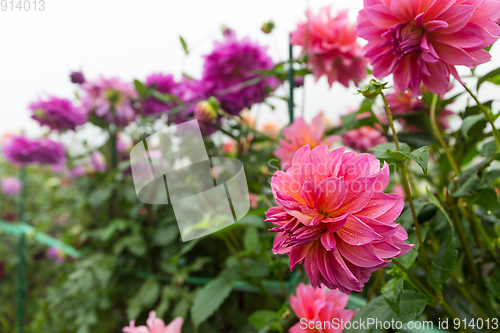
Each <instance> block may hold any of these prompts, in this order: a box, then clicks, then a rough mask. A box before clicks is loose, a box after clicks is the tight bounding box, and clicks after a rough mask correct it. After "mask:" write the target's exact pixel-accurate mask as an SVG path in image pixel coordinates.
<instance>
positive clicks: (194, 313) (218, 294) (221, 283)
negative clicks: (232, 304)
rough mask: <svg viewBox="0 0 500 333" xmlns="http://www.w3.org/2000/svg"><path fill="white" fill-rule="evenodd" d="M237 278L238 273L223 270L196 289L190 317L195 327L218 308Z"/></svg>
mask: <svg viewBox="0 0 500 333" xmlns="http://www.w3.org/2000/svg"><path fill="white" fill-rule="evenodd" d="M237 278H238V274H235V272H234V271H231V270H225V271H223V272H222V273H221V274H219V276H217V277H216V278H215V279H214V280H212V281H210V282H209V283H207V284H206V285H205V286H204V287H203V288H201V289H200V290H198V292H197V294H196V296H195V298H194V301H193V306H192V307H191V318H192V320H193V323H194V325H195V326H196V327H198V326H200V324H201V323H203V322H204V321H205V320H207V319H208V317H210V316H211V315H212V314H214V313H215V311H217V310H218V309H219V307H220V306H221V305H222V303H223V302H224V300H225V299H226V298H227V297H228V296H229V294H230V293H231V290H233V283H234V282H235V281H236V279H237Z"/></svg>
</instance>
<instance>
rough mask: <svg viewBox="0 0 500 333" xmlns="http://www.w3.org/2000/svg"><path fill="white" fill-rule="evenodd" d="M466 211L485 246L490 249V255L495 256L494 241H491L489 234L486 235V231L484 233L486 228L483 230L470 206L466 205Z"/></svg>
mask: <svg viewBox="0 0 500 333" xmlns="http://www.w3.org/2000/svg"><path fill="white" fill-rule="evenodd" d="M467 211H468V212H469V216H470V217H471V219H472V222H473V223H474V227H475V228H476V229H477V230H479V233H480V234H481V236H482V237H483V239H484V241H485V242H486V246H487V247H488V249H489V250H490V252H491V255H492V256H493V258H497V252H496V249H495V244H494V242H492V241H491V239H490V236H489V235H488V233H486V230H484V227H483V225H482V224H481V222H480V221H479V220H478V218H477V215H476V214H475V213H474V211H473V210H472V208H471V207H470V206H467Z"/></svg>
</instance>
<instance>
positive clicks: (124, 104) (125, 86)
mask: <svg viewBox="0 0 500 333" xmlns="http://www.w3.org/2000/svg"><path fill="white" fill-rule="evenodd" d="M82 89H83V91H84V92H85V96H84V97H83V98H82V106H83V108H84V109H85V110H86V112H87V114H88V115H90V114H92V113H93V114H94V115H95V116H96V117H97V118H100V119H103V120H105V121H107V122H109V123H113V124H115V125H116V126H118V127H125V126H127V125H128V124H129V123H130V122H132V121H133V120H134V119H135V110H134V108H133V107H132V102H131V98H133V97H136V92H135V90H133V89H132V87H131V85H130V84H129V83H128V82H124V81H122V80H121V79H119V78H110V79H106V78H104V77H102V76H101V77H100V78H99V79H97V80H94V81H85V82H84V83H83V84H82Z"/></svg>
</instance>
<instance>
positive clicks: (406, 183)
mask: <svg viewBox="0 0 500 333" xmlns="http://www.w3.org/2000/svg"><path fill="white" fill-rule="evenodd" d="M380 95H381V96H382V99H383V100H384V104H385V109H386V111H387V119H389V126H390V127H391V130H392V136H393V137H394V144H395V145H396V149H397V151H401V149H400V147H399V140H398V135H397V133H396V128H395V127H394V120H393V118H392V113H391V108H390V106H389V103H388V102H387V98H386V97H385V95H384V93H383V92H381V93H380ZM401 176H402V182H403V187H404V189H405V194H406V198H407V200H408V203H409V204H410V210H411V215H412V217H413V224H414V225H415V231H416V233H417V238H418V243H419V245H420V247H419V248H420V252H421V253H422V257H423V259H424V266H425V270H426V271H427V273H428V274H429V278H430V279H431V281H434V277H433V275H432V271H431V267H430V266H429V261H428V259H427V252H426V251H425V247H424V242H423V241H422V233H421V231H420V224H419V223H418V217H417V212H416V210H415V205H414V203H413V197H412V191H411V188H410V183H409V174H408V170H407V169H406V166H405V163H404V161H403V162H402V163H401Z"/></svg>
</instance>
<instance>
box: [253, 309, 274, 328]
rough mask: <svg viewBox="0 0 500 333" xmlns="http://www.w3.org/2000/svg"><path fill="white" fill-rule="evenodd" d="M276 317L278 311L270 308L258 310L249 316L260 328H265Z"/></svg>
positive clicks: (254, 324)
mask: <svg viewBox="0 0 500 333" xmlns="http://www.w3.org/2000/svg"><path fill="white" fill-rule="evenodd" d="M275 319H276V312H274V311H270V310H257V311H255V312H254V313H252V314H251V315H250V317H248V321H249V322H250V324H252V325H253V326H255V327H256V328H258V329H261V328H263V327H264V326H266V325H268V324H269V323H270V322H272V321H274V320H275Z"/></svg>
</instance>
